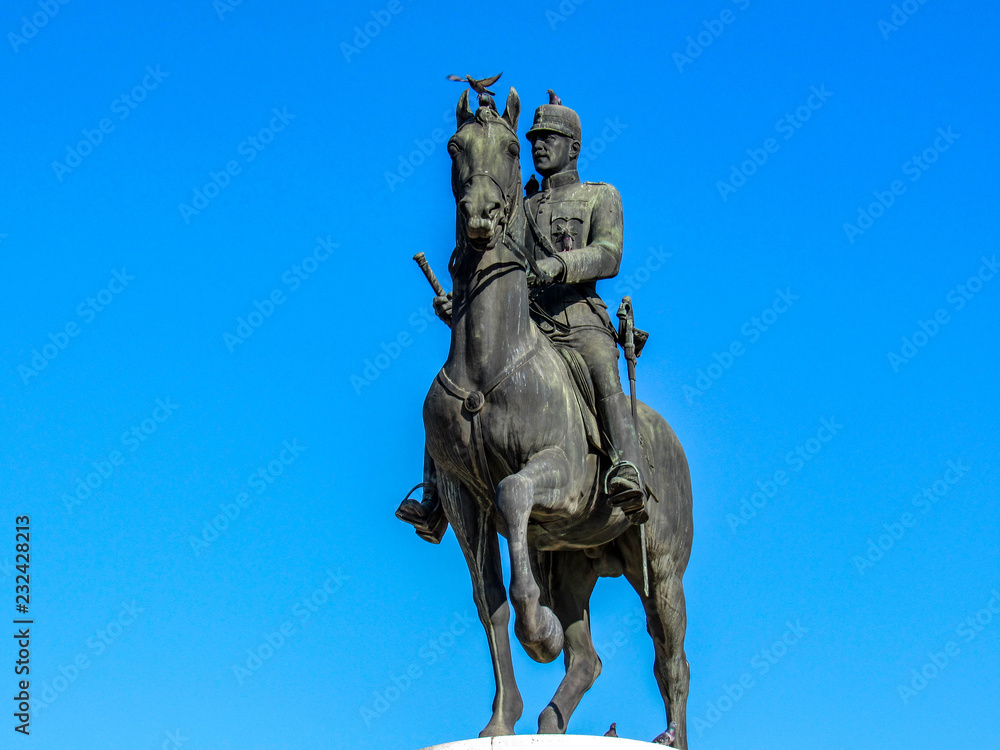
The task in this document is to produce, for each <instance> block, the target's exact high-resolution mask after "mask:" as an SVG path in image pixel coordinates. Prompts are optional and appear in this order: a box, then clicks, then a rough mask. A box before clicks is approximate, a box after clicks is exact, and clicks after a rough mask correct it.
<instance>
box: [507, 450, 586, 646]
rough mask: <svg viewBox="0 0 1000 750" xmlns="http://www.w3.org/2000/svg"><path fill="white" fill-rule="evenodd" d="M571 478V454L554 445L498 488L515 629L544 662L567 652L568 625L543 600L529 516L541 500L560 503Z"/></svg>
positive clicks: (520, 639) (521, 640)
mask: <svg viewBox="0 0 1000 750" xmlns="http://www.w3.org/2000/svg"><path fill="white" fill-rule="evenodd" d="M568 477H569V466H568V462H567V460H566V454H565V453H563V451H562V450H561V449H558V448H548V449H546V450H544V451H541V452H540V453H538V454H536V455H535V456H534V457H532V459H531V461H529V462H528V464H527V465H526V466H525V467H524V468H523V469H521V471H519V472H518V473H517V474H511V475H510V476H508V477H507V478H506V479H504V480H503V481H502V482H500V485H499V487H497V512H498V513H499V514H500V516H501V518H502V520H503V523H504V526H505V527H506V529H507V540H508V542H509V545H508V546H509V549H510V598H511V601H512V602H513V603H514V612H515V613H516V619H515V621H514V634H515V635H516V636H517V639H518V640H519V641H520V642H521V645H522V646H524V650H525V651H527V652H528V655H529V656H530V657H531V658H532V659H534V660H535V661H538V662H542V663H546V662H550V661H552V660H553V659H555V658H556V657H557V656H558V655H559V652H560V651H562V647H563V630H562V626H561V625H560V624H559V619H558V618H557V617H556V616H555V614H553V612H552V610H551V609H549V608H548V607H546V606H543V605H542V604H541V603H540V602H539V596H540V594H541V590H540V589H539V587H538V582H537V581H536V580H535V576H534V574H533V572H532V570H531V551H530V550H529V549H528V521H529V520H530V518H531V511H532V510H533V509H534V508H535V506H536V504H540V503H545V504H554V503H553V501H554V500H555V499H556V498H557V497H558V494H559V493H560V492H561V488H562V485H563V484H564V483H565V482H566V481H567V478H568Z"/></svg>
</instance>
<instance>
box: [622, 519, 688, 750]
mask: <svg viewBox="0 0 1000 750" xmlns="http://www.w3.org/2000/svg"><path fill="white" fill-rule="evenodd" d="M653 541H654V540H652V539H651V540H650V542H651V544H650V555H649V596H648V597H647V596H645V595H644V593H643V583H642V551H641V547H640V542H639V530H638V527H632V529H630V530H629V531H628V532H627V533H626V536H625V537H622V538H621V541H620V549H621V550H622V552H623V554H624V557H625V561H626V568H625V575H626V577H627V578H628V581H629V583H630V584H632V587H633V588H634V589H635V590H636V592H638V594H639V597H640V598H641V599H642V605H643V608H644V609H645V610H646V629H647V630H648V631H649V635H650V636H651V637H652V639H653V646H654V652H655V658H654V660H653V674H654V675H655V677H656V684H657V686H658V687H659V688H660V696H661V697H662V698H663V707H664V709H665V711H666V715H667V723H668V725H669V724H670V723H676V725H677V728H676V736H675V737H674V741H673V742H672V743H671V747H675V748H677V749H678V750H687V746H688V745H687V699H688V685H689V683H690V679H691V672H690V669H689V667H688V662H687V656H686V655H685V653H684V634H685V631H686V630H687V609H686V606H685V603H684V588H683V585H682V583H681V576H682V575H683V573H684V571H683V569H682V568H680V566H678V565H677V564H676V562H675V560H674V559H673V558H672V557H671V556H670V555H669V554H664V555H661V556H658V555H656V554H655V552H654V550H655V549H656V546H655V545H654V544H653V543H652V542H653Z"/></svg>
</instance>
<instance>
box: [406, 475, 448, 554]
mask: <svg viewBox="0 0 1000 750" xmlns="http://www.w3.org/2000/svg"><path fill="white" fill-rule="evenodd" d="M420 488H425V489H430V490H434V494H435V496H436V495H437V492H436V490H437V488H436V487H435V486H434V484H432V483H431V482H421V483H420V484H418V485H416V486H415V487H414V488H413V489H411V490H410V491H409V492H407V493H406V497H404V498H403V500H402V502H401V503H400V504H399V507H398V508H396V513H395V515H396V518H398V519H399V520H400V521H403V522H404V523H408V524H410V525H411V526H412V527H413V530H414V531H415V532H416V534H417V536H419V537H420V538H421V539H423V540H424V541H425V542H430V543H431V544H440V543H441V539H442V538H443V537H444V534H445V532H446V531H447V530H448V519H447V518H446V517H445V515H444V511H443V509H442V508H441V503H440V501H438V502H437V503H436V505H435V508H434V510H432V511H431V512H430V513H429V514H426V513H425V512H424V506H423V503H421V502H420V501H419V500H416V499H415V498H412V497H410V496H411V495H412V494H413V493H414V492H416V491H417V490H418V489H420Z"/></svg>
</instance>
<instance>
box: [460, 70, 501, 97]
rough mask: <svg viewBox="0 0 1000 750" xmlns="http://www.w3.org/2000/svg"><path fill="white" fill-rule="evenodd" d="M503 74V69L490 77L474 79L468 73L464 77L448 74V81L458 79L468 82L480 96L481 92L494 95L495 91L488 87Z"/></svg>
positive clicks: (461, 81)
mask: <svg viewBox="0 0 1000 750" xmlns="http://www.w3.org/2000/svg"><path fill="white" fill-rule="evenodd" d="M502 75H503V71H500V72H499V73H497V74H496V75H495V76H493V77H492V78H480V79H478V80H477V79H475V78H473V77H472V76H470V75H466V76H465V77H464V78H463V77H462V76H448V80H449V81H458V82H459V83H468V84H469V85H470V86H471V87H472V90H473V91H475V92H476V93H477V94H479V95H480V96H482V95H483V94H490V95H492V96H496V92H495V91H490V89H489V87H490V86H492V85H493V84H494V83H496V82H497V81H499V80H500V76H502Z"/></svg>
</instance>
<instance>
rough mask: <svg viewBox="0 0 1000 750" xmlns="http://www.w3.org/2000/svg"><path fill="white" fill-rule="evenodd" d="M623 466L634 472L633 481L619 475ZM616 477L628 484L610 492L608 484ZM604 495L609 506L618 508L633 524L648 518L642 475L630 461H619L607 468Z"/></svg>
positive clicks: (641, 522)
mask: <svg viewBox="0 0 1000 750" xmlns="http://www.w3.org/2000/svg"><path fill="white" fill-rule="evenodd" d="M624 468H629V469H631V470H632V471H633V472H634V474H635V481H633V480H632V479H631V478H625V477H622V476H621V470H622V469H624ZM616 479H617V480H620V481H621V482H627V483H628V485H629V486H626V487H622V488H620V489H618V490H617V491H615V492H612V490H611V488H610V487H609V484H611V483H613V482H614V480H616ZM604 495H605V497H607V498H608V503H609V504H610V505H611V507H613V508H620V509H621V511H622V512H623V513H624V514H625V515H626V516H627V517H628V519H629V521H631V522H632V523H633V524H636V525H639V524H643V523H645V522H646V521H648V520H649V514H648V513H647V512H646V503H645V500H646V493H645V491H644V490H643V487H642V475H641V474H640V473H639V469H638V467H636V465H635V464H634V463H632V462H631V461H619V462H618V463H616V464H614V465H613V466H612V467H611V468H610V469H608V472H607V474H605V475H604Z"/></svg>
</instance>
